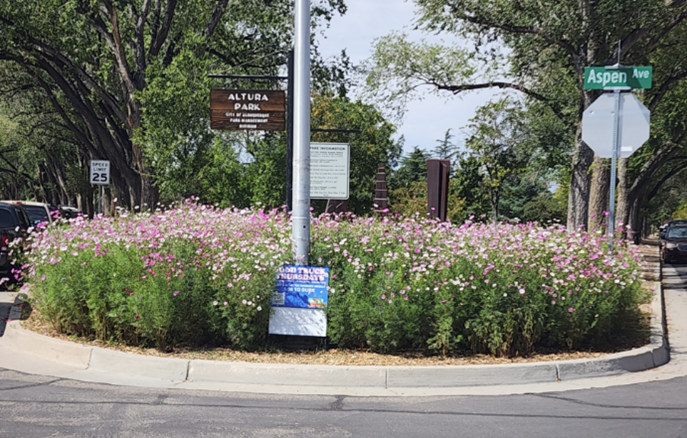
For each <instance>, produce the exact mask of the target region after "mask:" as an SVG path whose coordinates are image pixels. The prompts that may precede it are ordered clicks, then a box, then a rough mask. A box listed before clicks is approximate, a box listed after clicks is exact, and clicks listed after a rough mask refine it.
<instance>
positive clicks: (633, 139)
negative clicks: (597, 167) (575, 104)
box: [582, 93, 651, 158]
mask: <svg viewBox="0 0 687 438" xmlns="http://www.w3.org/2000/svg"><path fill="white" fill-rule="evenodd" d="M619 106H620V111H619V112H618V115H619V117H618V135H619V136H618V143H619V148H618V149H619V150H618V158H627V157H629V156H630V155H632V153H633V152H635V151H636V150H637V149H639V148H640V147H641V146H642V145H643V144H644V143H645V142H646V141H647V140H648V139H649V121H650V118H651V113H650V112H649V110H648V109H647V108H646V107H645V106H644V105H643V104H642V102H640V101H639V99H637V97H636V96H635V95H634V94H631V93H621V94H620V105H619ZM614 113H615V96H614V95H613V94H612V93H606V94H602V95H601V96H599V98H598V99H596V100H595V101H594V103H592V104H591V105H589V108H587V109H586V110H585V111H584V113H583V114H582V140H583V141H584V142H585V143H587V146H589V147H590V148H592V150H593V151H594V152H595V153H596V155H598V156H599V157H600V158H611V157H612V156H613V117H614V116H615V114H614Z"/></svg>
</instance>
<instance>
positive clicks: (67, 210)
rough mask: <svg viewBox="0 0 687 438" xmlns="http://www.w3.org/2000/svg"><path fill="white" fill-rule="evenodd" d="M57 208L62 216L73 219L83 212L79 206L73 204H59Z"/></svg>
mask: <svg viewBox="0 0 687 438" xmlns="http://www.w3.org/2000/svg"><path fill="white" fill-rule="evenodd" d="M57 210H58V211H59V213H60V217H63V218H65V219H73V218H75V217H77V216H78V215H79V214H80V213H81V212H80V211H79V209H78V208H76V207H72V206H71V205H58V206H57Z"/></svg>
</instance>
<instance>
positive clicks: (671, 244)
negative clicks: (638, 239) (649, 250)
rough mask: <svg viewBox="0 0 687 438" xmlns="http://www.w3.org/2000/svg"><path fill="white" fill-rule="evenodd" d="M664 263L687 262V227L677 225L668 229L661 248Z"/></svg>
mask: <svg viewBox="0 0 687 438" xmlns="http://www.w3.org/2000/svg"><path fill="white" fill-rule="evenodd" d="M661 255H662V256H663V261H664V262H666V263H670V262H672V261H680V260H687V225H675V226H671V227H669V228H668V231H666V235H665V237H664V238H663V243H662V246H661Z"/></svg>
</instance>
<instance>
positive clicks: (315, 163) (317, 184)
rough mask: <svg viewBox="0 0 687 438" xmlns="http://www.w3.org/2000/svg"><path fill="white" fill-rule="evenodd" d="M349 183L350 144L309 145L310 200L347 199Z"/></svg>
mask: <svg viewBox="0 0 687 438" xmlns="http://www.w3.org/2000/svg"><path fill="white" fill-rule="evenodd" d="M350 181H351V145H350V144H348V143H318V142H312V143H310V199H337V200H345V199H348V197H349V196H350Z"/></svg>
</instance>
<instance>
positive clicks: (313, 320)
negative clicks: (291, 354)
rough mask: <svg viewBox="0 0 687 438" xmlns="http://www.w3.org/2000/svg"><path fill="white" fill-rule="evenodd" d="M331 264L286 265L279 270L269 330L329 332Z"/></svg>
mask: <svg viewBox="0 0 687 438" xmlns="http://www.w3.org/2000/svg"><path fill="white" fill-rule="evenodd" d="M328 288H329V268H325V267H319V266H294V265H286V266H282V267H281V268H279V271H277V286H276V288H275V290H274V291H273V293H272V297H271V300H270V304H271V306H272V313H271V314H270V323H269V334H271V335H292V336H315V337H319V338H324V337H326V336H327V315H326V313H325V310H324V309H326V307H327V301H328Z"/></svg>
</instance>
